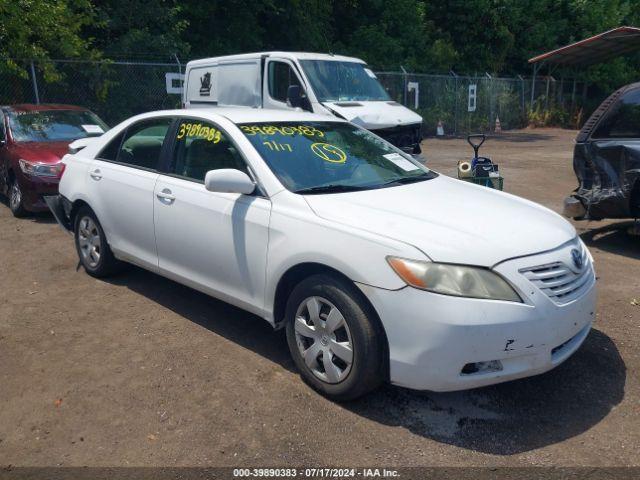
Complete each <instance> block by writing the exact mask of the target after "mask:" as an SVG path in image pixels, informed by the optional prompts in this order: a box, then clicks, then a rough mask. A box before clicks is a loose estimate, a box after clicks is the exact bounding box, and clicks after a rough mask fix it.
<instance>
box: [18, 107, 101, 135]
mask: <svg viewBox="0 0 640 480" xmlns="http://www.w3.org/2000/svg"><path fill="white" fill-rule="evenodd" d="M8 117H9V126H10V127H11V134H12V135H13V139H14V140H15V141H16V142H54V141H71V140H76V139H78V138H84V137H90V136H97V135H102V134H103V133H104V132H105V131H106V130H107V129H108V127H107V125H106V124H105V123H104V122H103V121H102V120H100V119H99V118H98V116H97V115H95V114H94V113H92V112H89V111H87V110H32V111H28V112H10V113H9V115H8Z"/></svg>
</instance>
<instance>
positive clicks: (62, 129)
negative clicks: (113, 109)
mask: <svg viewBox="0 0 640 480" xmlns="http://www.w3.org/2000/svg"><path fill="white" fill-rule="evenodd" d="M107 128H108V127H107V125H106V124H105V123H104V122H103V121H102V120H100V118H99V117H98V116H97V115H96V114H95V113H93V112H91V111H89V110H87V109H85V108H81V107H75V106H72V105H52V104H40V105H31V104H22V105H13V106H8V107H0V193H3V194H5V195H6V196H7V197H9V207H10V208H11V212H12V213H13V214H14V215H15V216H16V217H22V216H25V215H27V213H28V212H39V211H47V210H48V207H47V204H46V203H45V202H44V200H43V196H44V195H56V194H57V193H58V182H59V181H60V176H61V175H62V172H63V170H64V164H62V163H60V159H61V158H62V157H63V156H64V155H65V154H66V153H67V151H68V146H69V143H71V142H72V141H74V140H77V139H79V138H84V137H88V136H99V135H102V133H104V132H105V131H106V130H107Z"/></svg>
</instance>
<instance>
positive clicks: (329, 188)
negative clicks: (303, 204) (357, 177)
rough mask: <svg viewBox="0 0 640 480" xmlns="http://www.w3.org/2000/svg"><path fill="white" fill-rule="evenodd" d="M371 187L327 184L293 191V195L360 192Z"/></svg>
mask: <svg viewBox="0 0 640 480" xmlns="http://www.w3.org/2000/svg"><path fill="white" fill-rule="evenodd" d="M370 188H371V187H363V186H358V185H340V184H333V185H332V184H329V185H320V186H318V187H308V188H301V189H300V190H294V191H293V193H303V194H312V195H313V194H316V193H342V192H358V191H360V190H369V189H370Z"/></svg>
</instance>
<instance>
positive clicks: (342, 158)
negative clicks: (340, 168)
mask: <svg viewBox="0 0 640 480" xmlns="http://www.w3.org/2000/svg"><path fill="white" fill-rule="evenodd" d="M311 151H312V152H313V153H315V154H316V155H317V156H318V157H320V158H321V159H323V160H324V161H325V162H331V163H344V162H346V161H347V154H346V153H344V151H342V150H341V149H339V148H338V147H336V146H335V145H331V144H330V143H314V144H313V145H311Z"/></svg>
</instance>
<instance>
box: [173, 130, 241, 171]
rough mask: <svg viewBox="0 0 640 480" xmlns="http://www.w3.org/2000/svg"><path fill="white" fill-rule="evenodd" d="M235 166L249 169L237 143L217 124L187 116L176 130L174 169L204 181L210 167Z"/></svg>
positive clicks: (212, 168)
mask: <svg viewBox="0 0 640 480" xmlns="http://www.w3.org/2000/svg"><path fill="white" fill-rule="evenodd" d="M222 168H233V169H235V170H241V171H243V172H245V173H247V167H246V163H245V161H244V159H243V158H242V156H241V155H240V153H238V150H237V149H236V147H235V145H234V144H233V143H232V142H231V141H229V139H228V137H227V136H226V135H225V133H223V132H222V131H221V130H220V129H219V128H218V127H217V126H216V125H214V124H212V123H209V122H203V121H201V120H191V119H184V120H182V121H181V122H180V124H179V125H178V129H177V131H176V146H175V150H174V152H173V159H172V162H171V168H170V170H169V171H170V173H172V174H174V175H178V176H180V177H184V178H187V179H189V180H195V181H197V182H204V177H205V175H206V173H207V172H208V171H209V170H218V169H222Z"/></svg>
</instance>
